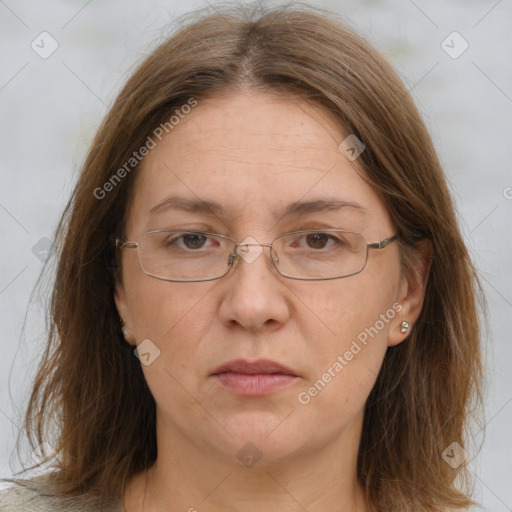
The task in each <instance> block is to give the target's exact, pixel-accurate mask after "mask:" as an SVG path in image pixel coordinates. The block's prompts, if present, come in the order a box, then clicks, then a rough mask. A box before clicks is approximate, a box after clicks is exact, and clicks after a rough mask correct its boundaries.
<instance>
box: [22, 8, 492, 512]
mask: <svg viewBox="0 0 512 512" xmlns="http://www.w3.org/2000/svg"><path fill="white" fill-rule="evenodd" d="M214 11H215V12H213V11H212V10H211V9H206V10H201V11H200V12H199V13H197V12H196V13H193V14H192V16H191V17H190V19H188V20H187V23H186V24H185V26H184V27H182V28H181V29H180V30H179V31H178V32H177V33H176V34H174V35H173V37H171V38H170V39H168V40H167V41H166V42H164V43H163V44H161V45H160V46H159V47H158V48H156V49H155V50H154V51H153V52H152V53H151V54H150V55H149V57H147V58H146V59H145V60H144V61H143V62H142V63H141V64H140V65H139V67H138V68H137V69H136V71H135V72H134V74H133V75H132V76H131V78H130V79H129V80H128V82H127V83H126V85H125V86H124V88H123V89H122V91H121V92H120V94H119V95H118V97H117V99H116V100H115V102H114V104H113V106H112V108H111V109H110V111H109V113H108V114H107V116H106V118H105V119H104V121H103V123H102V125H101V127H100V128H99V131H98V133H97V135H96V138H95V139H94V141H93V143H92V146H91V148H90V151H89V153H88V156H87V158H86V160H85V163H84V165H83V168H82V171H81V174H80V176H79V179H78V182H77V184H76V187H75V189H74V191H73V194H72V197H71V199H70V201H69V203H68V205H67V207H66V209H65V211H64V214H63V216H62V219H61V221H60V224H59V226H58V229H57V232H56V238H55V243H56V246H57V247H58V253H57V271H56V277H55V280H54V284H53V292H52V295H51V302H50V308H49V321H50V324H49V326H50V328H49V335H48V342H47V346H46V350H45V353H44V356H43V358H42V361H41V363H40V367H39V369H38V373H37V376H36V379H35V383H34V386H33V390H32V393H31V396H30V400H29V403H28V407H27V411H26V416H25V425H24V427H25V431H26V433H27V435H28V438H29V441H30V443H31V445H32V447H36V446H38V445H40V444H41V443H43V442H48V443H49V444H50V445H51V446H53V447H54V449H55V451H56V452H57V453H58V454H59V457H58V463H57V469H58V471H56V472H55V478H54V479H53V481H54V483H55V485H56V486H57V488H58V492H59V493H61V494H65V495H74V494H78V493H91V494H92V493H97V494H100V495H107V494H111V493H116V494H118V495H119V496H121V495H122V492H123V489H124V486H125V484H126V483H127V481H128V479H129V478H130V477H131V476H132V475H134V474H135V473H138V472H140V471H142V470H144V469H145V468H148V467H150V466H151V465H152V464H153V462H154V461H155V459H156V455H157V448H156V434H155V401H154V399H153V397H152V395H151V393H150V391H149V388H148V386H147V384H146V382H145V379H144V376H143V373H142V371H141V367H140V362H139V360H138V359H137V358H136V357H134V354H133V347H132V346H131V345H129V344H127V343H125V341H124V338H123V336H122V334H121V325H120V322H119V316H118V314H117V311H116V307H115V304H114V285H115V279H116V274H115V272H113V271H112V268H111V267H112V266H113V265H112V262H113V261H115V259H116V254H115V250H114V248H113V244H112V236H113V235H115V234H118V233H122V232H123V226H124V220H125V212H126V209H127V204H128V201H129V199H130V190H131V188H132V185H133V183H134V177H135V175H136V172H137V167H138V165H137V164H138V162H136V161H134V160H131V159H133V158H134V153H137V155H139V152H140V151H139V150H140V148H142V147H143V146H145V145H146V146H147V145H148V144H149V139H148V137H152V138H154V131H155V129H157V128H158V127H159V126H166V127H167V130H166V131H169V132H170V131H171V126H172V121H169V119H170V116H172V115H173V114H175V115H176V116H178V115H179V113H180V112H183V111H184V107H183V106H184V105H187V104H188V105H192V104H193V102H194V101H195V102H198V103H200V102H201V99H202V98H205V97H207V96H208V97H212V96H214V95H215V94H216V93H219V94H220V93H225V92H230V91H236V90H241V89H248V88H249V89H254V90H260V91H265V92H273V93H279V94H284V95H289V96H290V97H291V96H295V97H297V96H299V97H300V98H302V99H304V100H306V101H308V102H310V103H311V104H314V105H316V106H318V107H319V108H323V109H327V110H328V111H329V112H331V113H332V114H334V115H335V116H336V117H337V118H338V119H339V122H340V126H341V127H342V128H343V129H344V130H345V131H346V132H347V133H351V134H355V135H356V136H357V137H358V138H359V139H360V140H361V141H363V143H364V145H365V147H366V149H365V151H364V152H363V153H362V154H361V156H360V161H361V163H362V164H363V167H364V172H365V178H366V179H367V180H368V182H369V183H370V184H371V185H372V186H373V187H374V188H375V190H377V191H378V192H379V194H380V195H381V197H382V199H383V200H384V202H385V204H386V206H387V208H388V210H389V212H390V214H391V217H392V220H393V221H394V223H395V225H396V226H397V228H398V232H399V246H400V254H401V257H402V264H403V268H404V271H405V272H406V275H407V273H409V275H410V273H411V272H412V258H413V257H414V250H415V247H417V244H418V243H419V242H421V241H422V240H429V241H430V243H431V245H432V248H433V255H432V261H431V267H430V274H429V279H428V284H427V288H426V292H425V301H424V306H423V309H422V312H421V315H420V317H419V318H418V320H417V322H416V324H415V325H414V327H413V330H412V332H411V334H410V336H409V337H408V339H407V340H406V341H405V342H403V343H400V344H399V345H397V346H394V347H389V348H388V350H387V352H386V355H385V358H384V362H383V366H382V368H381V371H380V374H379V376H378V379H377V382H376V384H375V386H374V388H373V390H372V391H371V394H370V396H369V398H368V400H367V402H366V404H365V414H364V423H363V432H362V439H361V443H360V447H359V454H358V461H357V475H358V479H359V482H360V483H361V485H362V487H363V489H364V492H365V493H366V497H367V500H368V502H369V503H370V504H372V505H373V506H374V507H375V508H376V509H378V510H386V511H388V512H392V511H404V510H418V511H419V510H421V511H434V510H441V509H448V508H450V509H457V508H465V507H467V506H469V505H470V504H471V503H474V502H473V501H472V500H471V494H470V492H469V491H468V490H466V487H467V484H468V482H469V480H470V479H469V476H470V474H469V471H468V470H467V468H466V465H467V464H463V465H462V466H461V467H459V468H458V469H454V468H452V467H451V466H450V465H449V464H447V463H446V462H445V460H444V459H443V452H444V451H445V449H446V448H447V447H449V446H450V445H451V444H452V443H454V442H457V443H458V444H459V445H460V446H461V447H465V446H467V440H468V434H469V432H470V431H469V429H468V428H467V427H468V423H469V422H468V419H469V418H470V416H474V417H475V418H476V417H477V415H476V414H475V411H477V410H478V411H480V408H481V403H482V365H481V348H480V327H479V308H478V306H479V297H480V286H479V283H478V278H477V276H476V272H475V269H474V267H473V265H472V262H471V261H470V258H469V255H468V251H467V248H466V246H465V244H464V241H463V239H462V237H461V234H460V231H459V228H458V225H457V220H456V215H455V212H454V207H453V203H452V199H451V196H450V193H449V190H448V187H447V184H446V179H445V176H444V173H443V170H442V168H441V165H440V162H439V160H438V157H437V155H436V152H435V150H434V147H433V144H432V141H431V138H430V136H429V134H428V132H427V130H426V128H425V126H424V123H423V122H422V120H421V118H420V115H419V113H418V111H417V109H416V107H415V106H414V104H413V101H412V99H411V96H410V94H409V93H408V91H407V89H406V88H405V87H404V85H403V84H402V82H401V81H400V79H399V78H398V76H397V74H396V73H395V72H394V71H393V69H392V67H391V66H390V64H389V63H388V62H387V61H386V60H385V58H383V57H382V55H380V54H379V53H378V52H377V51H376V50H375V49H373V48H372V47H371V46H370V45H369V44H368V43H367V42H366V41H365V40H364V39H362V38H361V37H359V36H358V35H356V34H355V33H354V32H353V31H352V30H351V29H349V28H347V27H346V26H344V24H343V23H342V22H340V21H339V20H338V19H337V18H336V16H335V15H334V14H333V13H332V12H329V11H324V10H321V9H318V8H313V7H311V6H308V5H304V4H297V3H292V4H290V5H286V6H280V7H278V8H272V9H264V8H262V7H258V8H254V6H250V7H247V6H246V7H227V8H226V7H225V8H223V9H222V10H221V11H220V12H217V9H215V8H214ZM165 123H167V124H165ZM122 169H124V171H122ZM411 278H412V277H411ZM478 417H480V416H478ZM52 422H53V423H54V424H55V425H57V426H58V432H57V434H55V435H54V436H53V437H51V425H52ZM466 462H467V461H466ZM463 488H464V489H463Z"/></svg>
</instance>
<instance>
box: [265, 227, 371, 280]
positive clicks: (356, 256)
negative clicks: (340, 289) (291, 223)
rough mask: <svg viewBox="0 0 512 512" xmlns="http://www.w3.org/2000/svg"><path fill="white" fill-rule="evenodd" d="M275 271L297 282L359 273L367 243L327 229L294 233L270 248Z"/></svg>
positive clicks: (361, 239)
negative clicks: (273, 253) (274, 253)
mask: <svg viewBox="0 0 512 512" xmlns="http://www.w3.org/2000/svg"><path fill="white" fill-rule="evenodd" d="M273 248H274V251H275V252H276V253H277V258H274V261H275V263H276V266H277V268H278V270H279V271H280V272H281V273H282V274H284V275H285V276H288V277H292V278H297V279H329V278H336V277H345V276H349V275H352V274H357V273H358V272H361V270H363V268H364V267H365V265H366V258H367V253H368V250H367V243H366V239H365V238H364V237H363V235H361V234H359V233H354V232H352V231H344V230H339V229H327V230H324V231H297V232H295V233H289V234H287V235H283V236H281V237H279V238H277V239H276V240H275V242H274V244H273Z"/></svg>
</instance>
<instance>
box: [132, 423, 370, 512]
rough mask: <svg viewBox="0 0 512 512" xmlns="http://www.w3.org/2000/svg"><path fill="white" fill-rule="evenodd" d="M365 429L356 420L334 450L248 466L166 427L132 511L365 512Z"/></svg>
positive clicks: (137, 482)
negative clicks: (361, 463)
mask: <svg viewBox="0 0 512 512" xmlns="http://www.w3.org/2000/svg"><path fill="white" fill-rule="evenodd" d="M359 420H361V418H359ZM157 424H158V421H157ZM360 427H361V421H354V422H353V423H351V424H350V425H348V426H347V428H346V429H345V430H344V432H343V435H342V436H340V437H339V438H338V439H336V440H335V441H333V442H332V443H329V444H328V445H325V446H323V447H320V448H319V447H315V448H314V449H310V450H309V451H301V452H300V454H297V455H290V456H288V457H286V459H283V458H281V459H280V460H274V461H270V462H266V463H264V462H263V461H264V460H265V457H262V459H261V461H260V462H258V463H256V464H255V465H254V466H252V467H246V466H244V465H243V464H241V463H240V462H239V461H237V460H236V458H235V461H233V460H230V459H227V458H226V459H223V458H222V455H219V454H214V453H208V452H207V451H206V450H205V449H204V448H203V447H198V446H196V445H194V444H193V443H191V442H190V441H189V440H188V439H187V438H184V437H182V436H180V435H178V433H176V432H173V433H172V435H169V425H166V427H165V428H163V425H161V424H160V425H158V426H157V439H158V458H157V460H156V462H155V463H154V465H153V466H152V467H151V468H150V469H148V470H147V471H146V472H143V473H139V474H138V475H137V476H136V477H135V478H134V479H133V480H132V483H131V485H130V486H129V490H128V489H127V492H126V494H125V507H126V512H132V511H133V512H134V511H135V510H136V511H142V512H160V511H162V512H163V511H166V512H175V511H176V512H177V511H180V512H181V511H188V512H220V511H223V512H225V511H231V510H232V511H236V510H243V511H244V512H260V511H261V510H265V511H268V512H274V511H276V512H277V511H279V512H304V511H305V510H307V511H308V512H317V511H318V512H319V511H322V512H323V511H325V510H330V511H335V512H349V511H350V512H366V510H367V508H366V505H365V500H364V497H363V492H362V489H361V487H360V485H359V484H358V482H357V478H356V464H357V451H358V450H357V449H358V446H359V441H360V432H361V429H360ZM163 431H165V432H166V435H165V436H161V435H158V434H159V433H161V432H163Z"/></svg>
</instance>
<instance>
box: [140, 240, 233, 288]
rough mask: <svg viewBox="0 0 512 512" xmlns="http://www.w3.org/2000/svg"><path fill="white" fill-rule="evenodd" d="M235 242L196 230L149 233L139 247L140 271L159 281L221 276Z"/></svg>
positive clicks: (225, 270)
mask: <svg viewBox="0 0 512 512" xmlns="http://www.w3.org/2000/svg"><path fill="white" fill-rule="evenodd" d="M233 250H234V243H233V242H232V241H231V240H229V239H228V238H224V237H222V236H220V235H212V234H209V233H203V232H198V231H177V230H172V231H151V232H149V233H146V234H144V235H143V236H142V237H141V239H140V241H139V245H138V252H139V261H140V266H141V268H142V270H143V271H144V272H145V273H146V274H148V275H150V276H152V277H156V278H158V279H165V280H169V281H172V280H176V281H194V280H204V279H214V278H218V277H221V276H223V275H224V274H225V273H226V272H227V271H228V269H229V265H228V261H229V256H230V255H231V254H232V252H233Z"/></svg>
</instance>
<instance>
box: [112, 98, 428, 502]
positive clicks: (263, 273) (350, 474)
mask: <svg viewBox="0 0 512 512" xmlns="http://www.w3.org/2000/svg"><path fill="white" fill-rule="evenodd" d="M347 135H348V134H346V133H344V132H343V130H342V129H341V128H340V126H339V123H337V121H336V120H335V119H334V118H333V117H331V114H329V113H328V112H326V111H324V110H322V109H320V108H318V107H313V106H311V105H309V104H307V103H304V102H303V101H301V100H298V99H294V98H292V97H284V96H278V95H273V94H267V93H261V92H250V91H247V90H244V91H240V92H231V93H229V94H224V95H222V96H216V97H215V98H213V97H212V98H210V99H204V100H201V101H199V103H198V105H197V106H196V107H195V108H194V109H193V110H192V111H191V112H190V113H189V114H188V115H187V116H186V117H185V118H184V119H183V120H181V121H180V122H179V124H178V125H177V126H175V127H174V129H173V130H172V132H170V134H169V135H167V136H165V137H164V139H163V140H162V142H160V143H159V144H158V145H157V147H156V148H155V149H153V150H152V151H151V152H150V153H149V155H148V156H147V157H146V158H145V159H144V160H143V162H142V168H141V169H140V172H139V174H138V176H137V180H136V185H135V194H134V197H133V199H132V201H131V204H130V205H129V209H128V212H127V213H128V214H127V225H126V237H127V240H129V241H134V240H136V239H137V237H138V236H140V235H141V234H142V233H145V232H146V231H149V230H152V229H165V228H177V227H184V228H186V229H199V230H204V231H211V232H216V233H220V234H224V235H227V236H230V237H231V238H233V239H235V240H236V241H242V240H244V239H245V238H246V237H248V236H252V237H254V238H255V239H256V240H258V241H259V242H271V241H272V240H273V239H274V238H275V237H276V236H278V235H280V234H282V233H286V232H291V231H295V230H298V229H317V228H322V227H323V228H327V227H336V228H345V229H351V230H354V231H359V232H361V233H363V234H364V235H365V237H366V239H367V240H368V242H376V241H379V240H382V239H384V238H386V237H389V236H391V235H393V234H394V233H395V232H396V228H395V226H393V223H392V221H391V218H390V215H389V213H388V212H387V210H386V207H385V206H384V204H383V202H382V201H381V199H380V198H379V196H378V195H377V193H376V192H375V191H374V190H373V188H372V187H371V186H370V185H369V184H368V183H367V182H366V181H365V180H364V179H363V178H362V177H361V174H362V173H361V171H362V170H361V168H360V167H359V163H358V161H357V160H356V161H354V162H350V161H349V160H348V159H347V158H346V157H345V156H344V155H343V154H342V153H341V152H340V151H339V150H338V145H339V144H340V142H341V141H343V140H344V139H345V137H346V136H347ZM171 195H173V196H180V197H187V198H191V199H198V198H200V199H203V200H212V201H216V202H220V203H221V204H222V205H223V207H224V208H225V210H226V215H225V216H223V217H219V216H216V215H208V214H205V213H197V212H186V211H180V210H176V209H172V208H169V209H166V210H162V211H161V212H160V213H158V214H156V215H152V214H150V212H149V210H150V209H151V208H152V207H154V206H155V205H157V204H159V203H160V202H162V201H163V200H165V199H166V198H167V197H169V196H171ZM326 197H329V198H336V199H339V200H345V201H353V202H357V203H358V204H359V205H361V206H362V207H363V208H364V209H365V211H366V212H365V213H364V214H362V213H361V212H358V211H356V210H354V209H352V208H344V209H342V210H339V211H324V212H317V213H311V214H308V215H304V216H298V217H293V218H275V217H274V216H273V214H272V212H273V210H275V209H279V208H281V207H284V206H286V205H288V204H289V203H292V202H294V201H299V200H314V199H319V198H326ZM419 268H423V267H421V265H420V266H419ZM418 276H419V277H418V281H414V282H407V281H405V279H404V278H403V277H402V274H401V271H400V264H399V251H398V244H397V243H396V242H395V243H392V244H391V245H389V246H388V247H387V248H386V249H384V250H381V251H378V250H370V254H369V258H368V263H367V266H366V268H365V269H364V270H363V271H362V272H361V273H359V274H357V275H354V276H350V277H347V278H343V279H334V280H329V281H311V282H307V281H297V280H291V279H287V278H285V277H282V276H281V275H279V274H278V272H277V271H276V270H275V268H274V267H273V265H272V263H271V261H270V258H269V249H268V248H264V249H263V253H262V255H261V256H259V257H258V258H257V259H256V260H255V261H253V262H252V263H247V262H246V261H244V260H239V261H238V263H237V265H236V267H235V268H234V269H232V270H231V272H230V273H229V274H228V275H227V276H225V277H223V278H222V279H219V280H216V281H210V282H196V283H175V282H166V281H161V280H157V279H154V278H151V277H149V276H147V275H146V274H144V273H143V272H142V271H141V270H140V268H139V264H138V259H137V251H136V250H134V249H130V250H124V251H123V253H122V282H119V283H118V285H117V287H116V292H115V301H116V305H117V308H118V312H119V314H120V316H121V318H122V319H123V321H124V322H125V324H126V333H125V337H126V341H127V342H128V343H130V344H132V345H133V346H134V347H135V346H136V345H138V344H140V343H141V342H142V341H143V340H145V339H148V338H149V339H150V340H151V341H152V342H153V343H154V344H155V345H156V346H157V347H158V348H159V350H160V356H159V357H158V358H157V359H155V360H154V362H152V364H150V365H148V366H144V365H143V366H142V369H143V371H144V375H145V378H146V380H147V383H148V385H149V388H150V390H151V392H152V394H153V396H154V398H155V401H156V405H157V441H158V457H157V461H156V463H155V464H154V466H153V467H151V468H150V469H148V470H147V471H145V472H143V473H140V474H138V475H136V476H135V477H133V478H132V479H131V480H130V482H129V484H128V485H127V488H126V492H125V495H124V503H125V507H126V511H127V512H132V511H133V512H135V511H140V510H144V511H152V512H160V511H164V510H165V511H178V510H179V511H184V510H189V511H193V510H198V511H201V512H203V511H205V512H208V511H235V510H237V511H244V512H252V511H261V510H265V511H269V512H272V511H278V510H279V511H281V512H282V511H303V510H308V511H309V512H315V511H320V510H322V511H324V510H332V511H340V512H341V511H351V512H354V511H356V512H362V511H365V510H367V508H366V504H365V503H364V499H363V495H362V491H361V488H360V486H359V485H358V483H357V480H356V458H357V451H358V446H359V442H360V436H361V428H362V420H363V412H364V405H365V402H366V399H367V397H368V395H369V393H370V391H371V389H372V387H373V385H374V383H375V380H376V376H377V374H378V372H379V369H380V367H381V364H382V361H383V358H384V355H385V353H386V350H387V348H388V346H392V345H396V344H398V343H401V342H403V341H404V340H405V339H406V337H407V333H406V334H402V333H401V332H400V322H401V321H402V320H407V321H409V323H410V325H411V327H412V325H413V323H414V321H415V320H416V318H417V317H418V315H419V313H420V310H421V306H422V301H423V290H424V286H422V285H421V282H423V285H424V280H425V279H426V276H425V275H424V273H423V274H422V273H421V272H420V273H419V274H418ZM394 303H399V304H400V305H401V311H400V312H399V313H397V314H396V315H395V316H394V318H393V319H391V320H390V321H389V322H387V323H385V326H384V328H383V329H381V330H380V331H379V333H378V335H377V336H375V337H374V338H370V341H369V343H368V344H367V345H366V346H364V347H363V348H362V350H361V351H360V352H358V353H357V355H355V356H354V358H353V359H352V360H351V361H349V362H348V364H347V365H346V366H345V367H344V368H343V370H342V371H341V372H339V373H338V374H336V377H335V378H333V379H332V380H331V381H330V382H329V383H328V384H327V385H326V386H325V388H324V389H323V390H322V391H321V392H320V393H318V395H317V396H315V397H314V398H312V399H311V401H310V402H309V403H308V404H306V405H304V404H301V403H300V402H299V401H298V394H299V393H300V392H303V391H305V390H307V389H308V388H310V387H311V386H312V385H313V383H314V382H315V381H317V380H318V379H319V377H321V376H322V374H324V373H325V372H326V371H327V370H328V368H330V367H332V365H333V363H334V362H335V361H336V360H337V357H338V356H339V355H343V354H344V353H345V352H346V351H347V350H348V349H349V347H350V345H351V343H352V341H353V340H354V339H356V337H357V335H358V334H359V333H360V332H361V331H363V330H364V328H365V327H369V326H373V325H374V324H375V322H376V321H377V320H378V319H379V315H381V314H384V313H386V311H388V310H389V309H390V308H392V305H393V304H394ZM237 358H244V359H248V360H255V359H259V358H266V359H272V360H274V361H277V362H280V363H281V364H284V365H286V366H288V367H291V368H292V369H293V370H294V371H295V372H296V373H297V374H298V375H299V378H298V379H296V381H295V382H294V383H293V384H292V385H290V386H289V387H287V388H285V389H281V390H278V391H276V392H274V393H273V394H271V395H268V396H265V397H240V396H235V395H233V394H231V393H230V392H228V391H226V390H225V389H224V388H222V387H221V386H220V385H219V384H218V382H217V381H216V380H215V379H214V378H212V377H211V373H212V372H213V371H214V370H215V369H216V368H217V367H218V366H219V365H221V364H223V363H225V362H227V361H230V360H233V359H237ZM248 442H250V443H252V444H253V445H254V446H256V447H257V450H258V452H259V453H261V455H262V457H261V459H260V460H259V461H258V462H257V464H256V465H254V466H253V467H246V466H245V465H244V464H243V463H242V462H241V461H240V460H239V459H238V458H237V452H238V451H239V450H240V449H241V448H242V447H243V446H244V445H246V444H247V443H248Z"/></svg>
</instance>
